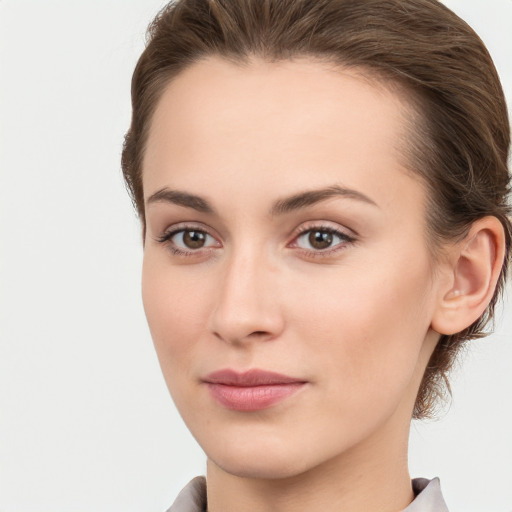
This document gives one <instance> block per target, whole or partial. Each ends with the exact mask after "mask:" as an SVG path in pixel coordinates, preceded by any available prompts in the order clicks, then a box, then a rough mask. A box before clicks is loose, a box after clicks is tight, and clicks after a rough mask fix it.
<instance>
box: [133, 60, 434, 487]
mask: <svg viewBox="0 0 512 512" xmlns="http://www.w3.org/2000/svg"><path fill="white" fill-rule="evenodd" d="M395 94H396V93H392V92H390V91H389V89H387V88H385V87H383V86H381V85H379V84H378V82H376V81H372V82H370V81H369V80H368V79H365V78H364V77H362V76H361V75H357V74H355V72H354V71H346V70H343V69H339V68H334V66H332V67H328V66H327V65H326V64H321V63H318V62H313V61H308V60H300V61H294V62H282V63H274V64H271V63H265V62H262V61H259V60H254V61H252V62H251V64H250V65H247V66H236V65H234V64H231V63H228V62H226V61H224V60H221V59H214V58H210V59H207V60H204V61H202V62H200V63H196V64H194V65H193V66H191V67H190V68H188V69H187V70H186V71H184V72H182V73H181V74H180V75H179V76H178V77H177V78H176V79H175V80H173V81H172V83H171V84H170V85H169V86H168V87H167V89H166V91H165V92H164V94H163V97H162V99H161V101H160V103H159V104H158V107H157V109H156V112H155V115H154V118H153V121H152V125H151V129H150V133H149V138H148V144H147V151H146V154H145V160H144V166H143V184H144V191H145V201H146V218H147V230H146V238H145V249H144V268H143V299H144V306H145V310H146V315H147V318H148V322H149V326H150V329H151V333H152V336H153V339H154V343H155V346H156V350H157V353H158V357H159V360H160V364H161V367H162V370H163V373H164V376H165V379H166V382H167V385H168V387H169V390H170V392H171V394H172V396H173V399H174V400H175V402H176V405H177V407H178V409H179V411H180V413H181V415H182V416H183V419H184V420H185V422H186V423H187V425H188V427H189V428H190V430H191V432H192V433H193V435H194V436H195V437H196V439H197V440H198V442H199V443H200V445H201V446H202V448H203V449H204V450H205V452H206V454H207V455H208V457H209V459H210V460H211V461H212V462H213V463H214V464H216V465H217V467H220V468H223V469H224V470H226V471H228V472H230V473H233V474H238V475H245V476H258V477H283V476H291V475H295V474H299V473H301V472H304V471H307V470H308V469H311V468H313V467H315V466H318V465H320V464H322V463H323V462H326V461H328V460H333V459H340V460H341V459H343V458H344V457H354V456H355V457H357V456H359V455H360V454H362V453H365V452H367V453H368V452H369V451H371V452H372V454H373V456H375V455H376V453H378V451H379V450H380V449H389V447H390V446H391V447H393V446H395V445H398V444H400V443H402V444H403V443H404V442H405V439H406V436H407V431H408V423H409V420H410V417H411V414H412V408H413V405H414V400H415V396H416V392H417V389H418V386H419V383H420V380H421V376H422V374H423V371H424V368H425V366H426V364H427V361H428V358H429V356H430V354H431V352H432V350H433V347H434V345H435V342H436V341H437V336H438V335H436V334H435V333H434V332H433V331H431V330H430V323H431V318H432V315H433V312H434V310H435V308H436V301H437V298H438V295H439V289H440V286H439V279H440V277H438V276H439V275H442V273H441V272H434V265H433V263H432V261H431V259H430V258H429V251H428V247H427V245H428V242H427V237H426V227H425V191H424V188H423V186H422V184H421V183H420V182H419V181H418V180H417V179H415V178H414V177H413V176H412V175H411V174H410V173H409V172H408V171H407V170H406V169H405V167H404V164H403V160H404V159H403V157H402V156H401V154H400V150H399V147H400V145H401V144H404V143H405V140H406V130H405V122H406V118H407V115H408V110H407V108H406V106H405V105H404V104H403V103H402V102H401V101H400V100H399V98H398V97H397V96H396V95H395ZM268 372H271V373H268ZM276 374H277V375H276Z"/></svg>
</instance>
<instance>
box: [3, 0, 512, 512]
mask: <svg viewBox="0 0 512 512" xmlns="http://www.w3.org/2000/svg"><path fill="white" fill-rule="evenodd" d="M446 3H447V4H448V6H450V7H452V8H453V9H454V10H455V11H456V12H457V13H459V14H460V15H461V16H462V17H463V18H464V19H466V20H467V21H468V22H469V23H470V24H471V25H472V26H473V27H474V28H475V29H476V30H477V32H478V33H479V34H480V35H481V37H482V38H483V40H484V41H485V42H486V43H487V45H488V47H489V49H490V51H491V54H492V55H493V57H494V59H495V62H496V65H497V67H498V70H499V72H500V74H501V77H502V80H503V83H504V87H505V89H506V93H507V95H508V98H509V102H510V101H511V99H512V30H511V26H512V0H488V1H486V2H483V1H482V0H471V1H469V0H450V1H448V0H447V1H446ZM162 5H163V2H161V1H158V0H87V1H80V2H79V1H74V0H45V1H44V2H43V1H40V0H0V229H1V232H0V247H1V250H0V512H102V511H105V512H107V511H108V512H117V511H118V512H121V511H122V512H132V511H133V512H135V511H137V512H139V511H155V512H156V511H163V510H166V508H167V507H168V506H169V505H170V504H171V503H172V501H173V499H174V497H175V495H176V494H177V492H178V490H179V489H180V488H181V487H182V486H183V485H184V484H185V483H186V482H187V481H188V480H189V479H190V478H192V477H193V476H195V475H196V474H200V473H203V472H204V469H205V456H204V454H203V453H202V452H201V450H200V449H199V448H198V447H197V445H196V444H195V442H194V440H193V439H192V437H191V435H190V434H189V433H188V431H187V430H186V428H185V427H184V425H183V423H182V422H181V419H180V418H179V415H178V414H177V412H176V410H175V409H174V406H173V404H172V402H171V400H170V398H169V396H168V392H167V389H166V387H165V384H164V381H163V378H162V377H161V374H160V369H159V367H158V362H157V359H156V356H155V354H154V351H153V347H152V342H151V339H150V336H149V332H148V329H147V327H146V323H145V318H144V314H143V310H142V303H141V299H140V265H141V257H142V250H141V244H140V232H139V226H138V221H137V219H136V217H135V214H134V212H133V210H132V206H131V203H130V200H129V199H128V196H127V194H126V191H125V189H124V185H123V182H122V179H121V172H120V164H119V157H120V152H121V143H122V139H123V134H124V132H125V130H126V129H127V127H128V124H129V119H130V98H129V89H130V79H131V73H132V70H133V67H134V65H135V62H136V59H137V57H138V55H139V54H140V52H141V51H142V49H143V45H144V32H145V28H146V26H147V24H148V22H149V21H150V20H151V18H152V17H153V15H154V14H155V13H156V12H157V11H158V9H159V8H160V7H161V6H162ZM501 317H502V319H501V323H499V325H498V327H497V329H496V333H495V334H494V335H493V336H491V337H489V338H488V339H486V340H483V341H478V342H474V343H472V344H471V347H470V350H469V351H468V353H467V354H466V356H465V358H464V359H465V360H464V365H463V367H462V368H461V370H460V371H457V372H456V373H455V375H454V384H453V394H454V398H453V402H452V405H451V407H450V408H449V410H448V411H447V412H446V414H445V415H444V416H443V417H442V418H441V419H440V420H439V421H437V422H427V423H414V424H413V427H412V439H411V449H410V460H411V472H412V474H413V475H414V476H425V477H433V476H436V475H437V476H439V477H441V481H442V486H443V489H444V492H445V496H446V499H447V501H448V504H449V506H450V510H451V511H452V512H457V511H460V512H462V511H464V512H510V511H512V402H511V399H512V343H511V336H510V332H511V330H512V305H511V304H508V305H507V306H506V307H505V309H504V312H503V313H502V314H501Z"/></svg>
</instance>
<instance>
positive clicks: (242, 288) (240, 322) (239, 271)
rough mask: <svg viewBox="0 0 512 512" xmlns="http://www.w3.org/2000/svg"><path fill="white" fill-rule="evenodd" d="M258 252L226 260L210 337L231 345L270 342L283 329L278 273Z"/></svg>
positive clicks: (248, 252) (220, 280)
mask: <svg viewBox="0 0 512 512" xmlns="http://www.w3.org/2000/svg"><path fill="white" fill-rule="evenodd" d="M269 259H270V258H268V257H267V258H266V257H265V256H264V255H262V254H261V252H258V251H254V252H251V251H247V250H246V251H244V252H243V253H238V254H235V253H233V254H232V256H231V257H230V258H226V261H224V262H223V264H224V271H223V272H221V275H220V278H219V288H218V295H217V296H216V298H217V303H216V305H215V307H214V308H213V312H212V316H211V330H212V332H213V334H214V335H215V336H216V337H217V338H219V339H221V340H223V341H225V342H227V343H231V344H239V345H243V344H246V343H247V342H250V341H256V340H260V341H269V340H272V339H275V338H277V337H278V336H279V335H280V334H281V332H282V331H283V328H284V318H283V315H282V310H281V306H282V305H281V304H279V298H278V297H279V293H278V280H279V270H278V269H277V268H276V265H273V264H272V262H270V261H269Z"/></svg>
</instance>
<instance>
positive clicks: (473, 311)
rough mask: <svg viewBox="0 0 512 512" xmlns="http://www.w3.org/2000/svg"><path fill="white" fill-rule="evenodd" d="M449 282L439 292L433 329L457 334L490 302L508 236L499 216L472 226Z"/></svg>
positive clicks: (455, 250)
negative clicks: (506, 236)
mask: <svg viewBox="0 0 512 512" xmlns="http://www.w3.org/2000/svg"><path fill="white" fill-rule="evenodd" d="M450 251H451V252H452V254H451V257H450V261H451V262H452V264H451V268H450V269H449V271H450V279H449V280H447V281H446V285H445V288H444V289H441V290H440V298H439V303H438V305H437V308H436V311H435V314H434V316H433V318H432V324H431V327H432V329H433V330H435V331H436V332H438V333H440V334H446V335H450V334H455V333H457V332H460V331H463V330H464V329H466V328H467V327H469V326H470V325H471V324H472V323H473V322H475V321H476V320H478V319H479V318H480V317H481V316H482V314H483V313H484V312H485V310H486V308H487V306H488V305H489V302H490V301H491V299H492V297H493V294H494V290H495V288H496V283H497V281H498V278H499V275H500V272H501V268H502V266H503V261H504V257H505V233H504V229H503V226H502V224H501V222H500V221H499V220H498V219H497V218H496V217H490V216H489V217H484V218H482V219H479V220H477V221H475V222H474V223H473V225H472V226H471V229H470V230H469V232H468V234H467V236H466V237H465V238H464V240H463V241H461V242H460V243H458V244H456V245H454V247H453V248H452V249H450Z"/></svg>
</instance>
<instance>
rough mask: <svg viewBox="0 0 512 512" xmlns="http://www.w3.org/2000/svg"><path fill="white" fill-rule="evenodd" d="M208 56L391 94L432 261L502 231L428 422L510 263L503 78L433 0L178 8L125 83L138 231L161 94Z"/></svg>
mask: <svg viewBox="0 0 512 512" xmlns="http://www.w3.org/2000/svg"><path fill="white" fill-rule="evenodd" d="M209 56H220V57H223V58H226V59H229V60H230V61H232V62H235V63H245V62H248V61H249V59H250V58H251V57H254V56H256V57H261V58H263V59H265V60H267V61H271V62H274V61H281V60H290V59H294V58H299V57H311V58H314V59H321V60H326V61H328V62H332V63H334V64H337V65H340V66H342V67H355V68H357V69H359V70H363V71H365V72H366V73H367V74H369V75H370V76H373V77H375V78H376V80H377V81H381V82H382V83H388V84H395V85H398V86H400V90H401V91H404V93H405V94H406V95H407V96H408V99H409V102H410V103H411V104H412V105H413V107H414V110H415V112H416V115H415V116H414V123H411V127H410V128H409V129H410V131H411V133H410V137H409V139H410V140H409V147H408V148H406V151H405V153H406V155H405V156H406V157H407V160H408V166H409V168H410V169H411V170H412V171H413V172H414V173H416V175H417V176H419V177H420V178H421V179H422V180H423V182H424V184H425V186H426V189H427V192H428V208H427V221H428V237H429V244H430V246H431V249H432V250H433V254H435V253H436V251H437V250H438V249H439V248H440V247H441V244H442V243H443V242H447V241H451V240H454V239H455V240H456V239H460V238H461V237H463V236H464V235H465V234H466V233H467V231H468V229H469V227H470V226H471V224H472V223H473V222H474V221H475V220H477V219H479V218H482V217H484V216H487V215H492V216H495V217H497V218H498V219H499V220H500V222H501V223H502V225H503V227H504V231H505V239H506V258H505V262H504V265H503V268H502V271H501V274H500V277H499V280H498V284H497V288H496V291H495V294H494V296H493V298H492V300H491V302H490V304H489V306H488V308H487V310H486V312H485V313H484V314H483V315H482V317H481V318H480V319H478V320H477V321H476V322H474V323H473V324H472V325H470V326H469V327H467V328H466V329H464V330H463V331H462V332H460V333H457V334H453V335H443V336H441V338H440V341H439V343H438V345H437V347H436V349H435V350H434V353H433V355H432V357H431V359H430V362H429V364H428V366H427V369H426V372H425V375H424V377H423V381H422V383H421V386H420V389H419V393H418V397H417V400H416V404H415V409H414V416H415V417H416V418H419V417H424V416H427V415H429V414H430V413H431V412H432V411H433V407H434V406H435V404H436V403H437V399H438V398H439V397H440V396H442V395H443V394H444V392H445V390H446V387H448V389H449V383H448V380H447V373H448V371H449V370H450V368H451V367H452V365H453V363H454V361H455V357H456V355H457V353H458V352H459V349H460V348H461V346H462V345H463V344H464V342H465V341H466V340H469V339H474V338H479V337H481V336H483V335H484V328H485V327H486V325H487V323H488V322H489V320H491V319H492V317H493V313H494V307H495V304H496V302H497V300H498V298H499V295H500V293H501V292H502V290H503V287H504V280H505V276H506V271H507V265H508V262H509V259H510V243H511V232H512V229H511V223H510V220H509V213H510V211H509V205H508V202H507V201H508V193H509V180H510V176H509V172H508V168H507V159H508V152H509V146H510V126H509V120H508V116H507V107H506V103H505V99H504V95H503V90H502V88H501V84H500V81H499V78H498V74H497V72H496V69H495V67H494V65H493V62H492V59H491V57H490V55H489V53H488V52H487V50H486V48H485V46H484V44H483V43H482V41H481V40H480V38H479V37H478V36H477V35H476V34H475V32H474V31H473V30H472V29H471V28H470V27H469V26H468V25H467V24H466V23H465V22H464V21H463V20H461V19H460V18H459V17H458V16H457V15H455V14H454V13H453V12H452V11H450V10H449V9H448V8H447V7H445V6H444V5H443V4H441V3H440V2H438V1H437V0H178V1H175V2H171V3H170V4H168V5H167V6H166V7H165V8H164V9H162V10H161V12H160V13H159V14H158V15H157V17H156V18H155V19H154V21H153V22H152V23H151V25H150V27H149V29H148V39H147V45H146V49H145V51H144V52H143V54H142V56H141V57H140V59H139V61H138V64H137V67H136V69H135V72H134V74H133V80H132V107H133V116H132V122H131V126H130V129H129V130H128V132H127V134H126V138H125V143H124V147H123V154H122V168H123V173H124V177H125V180H126V183H127V186H128V189H129V191H130V193H131V196H132V198H133V201H134V204H135V206H136V208H137V210H138V213H139V215H140V218H141V220H142V223H143V225H144V224H145V214H144V201H143V187H142V176H141V173H142V163H143V159H144V150H145V146H146V141H147V136H148V131H149V125H150V123H151V119H152V115H153V112H154V111H155V108H156V106H157V103H158V101H159V99H160V97H161V95H162V93H163V91H164V89H165V87H166V86H167V85H168V83H169V82H170V81H171V80H172V79H173V78H174V77H175V76H176V75H177V74H179V73H180V72H182V71H183V70H184V69H186V68H187V67H188V66H190V65H191V64H193V63H195V62H198V61H199V60H201V59H203V58H206V57H209Z"/></svg>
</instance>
